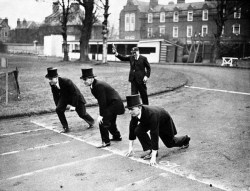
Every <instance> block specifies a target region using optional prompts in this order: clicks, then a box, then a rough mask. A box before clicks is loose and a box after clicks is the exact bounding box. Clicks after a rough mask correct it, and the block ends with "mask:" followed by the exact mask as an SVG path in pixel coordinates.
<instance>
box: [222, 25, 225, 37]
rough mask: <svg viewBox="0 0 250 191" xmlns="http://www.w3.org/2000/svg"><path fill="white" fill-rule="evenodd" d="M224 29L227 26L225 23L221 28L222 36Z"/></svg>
mask: <svg viewBox="0 0 250 191" xmlns="http://www.w3.org/2000/svg"><path fill="white" fill-rule="evenodd" d="M224 30H225V26H224V25H223V26H222V29H221V36H222V35H224Z"/></svg>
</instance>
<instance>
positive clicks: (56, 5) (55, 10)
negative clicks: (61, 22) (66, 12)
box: [52, 1, 59, 13]
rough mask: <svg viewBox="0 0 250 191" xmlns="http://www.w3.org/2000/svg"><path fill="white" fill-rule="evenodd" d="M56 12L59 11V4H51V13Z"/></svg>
mask: <svg viewBox="0 0 250 191" xmlns="http://www.w3.org/2000/svg"><path fill="white" fill-rule="evenodd" d="M58 10H59V2H58V1H56V2H53V5H52V11H53V13H56V12H57V11H58Z"/></svg>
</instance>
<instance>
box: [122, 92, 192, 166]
mask: <svg viewBox="0 0 250 191" xmlns="http://www.w3.org/2000/svg"><path fill="white" fill-rule="evenodd" d="M126 99H127V107H128V109H129V113H130V114H131V116H132V117H131V121H130V125H129V140H130V141H129V150H128V153H127V154H126V156H130V155H131V154H132V153H133V142H134V140H135V139H136V136H137V137H138V139H139V141H140V143H141V145H142V148H143V151H145V153H144V155H143V156H142V158H144V159H150V165H156V157H157V153H158V149H159V137H160V138H161V140H162V141H163V143H164V144H165V145H166V147H168V148H171V147H182V148H188V147H189V141H190V137H189V136H188V135H186V136H180V137H176V136H175V135H176V134H177V131H176V128H175V124H174V122H173V119H172V118H171V116H170V115H169V113H168V112H167V111H165V110H164V109H163V108H160V107H156V106H146V105H142V104H141V102H140V98H139V95H132V96H127V97H126ZM148 131H149V132H150V136H151V138H150V137H149V135H148V134H147V132H148Z"/></svg>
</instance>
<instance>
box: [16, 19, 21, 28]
mask: <svg viewBox="0 0 250 191" xmlns="http://www.w3.org/2000/svg"><path fill="white" fill-rule="evenodd" d="M16 28H21V21H20V19H17V24H16Z"/></svg>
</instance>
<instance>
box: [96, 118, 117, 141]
mask: <svg viewBox="0 0 250 191" xmlns="http://www.w3.org/2000/svg"><path fill="white" fill-rule="evenodd" d="M116 118H117V115H116V114H112V115H109V116H108V117H105V116H104V117H103V119H102V121H103V123H102V124H99V128H100V133H101V138H102V142H104V143H109V142H110V139H109V132H110V133H111V135H113V137H114V138H119V137H121V134H120V132H119V131H118V129H117V126H116Z"/></svg>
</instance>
